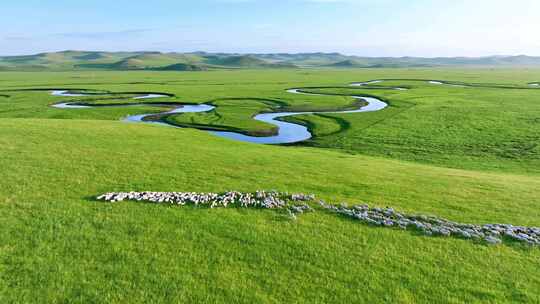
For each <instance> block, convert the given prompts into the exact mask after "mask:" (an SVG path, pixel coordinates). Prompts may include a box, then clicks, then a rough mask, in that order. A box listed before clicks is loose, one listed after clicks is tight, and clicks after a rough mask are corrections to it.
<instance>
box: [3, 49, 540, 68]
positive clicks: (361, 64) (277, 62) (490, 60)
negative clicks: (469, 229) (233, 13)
mask: <svg viewBox="0 0 540 304" xmlns="http://www.w3.org/2000/svg"><path fill="white" fill-rule="evenodd" d="M448 66H456V67H512V66H531V67H540V57H533V56H525V55H519V56H487V57H436V58H424V57H360V56H347V55H343V54H340V53H297V54H288V53H275V54H227V53H206V52H192V53H161V52H96V51H71V50H68V51H62V52H53V53H40V54H35V55H24V56H4V57H0V71H69V70H114V71H123V70H161V71H203V70H212V69H278V68H280V69H286V68H341V69H348V68H408V67H448Z"/></svg>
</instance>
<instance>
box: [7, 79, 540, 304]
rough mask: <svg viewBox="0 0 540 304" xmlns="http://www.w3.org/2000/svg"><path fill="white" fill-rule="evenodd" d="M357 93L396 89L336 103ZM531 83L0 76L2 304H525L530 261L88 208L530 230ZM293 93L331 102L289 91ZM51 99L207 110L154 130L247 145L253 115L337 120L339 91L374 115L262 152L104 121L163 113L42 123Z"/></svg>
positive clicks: (427, 240)
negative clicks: (370, 102) (159, 198)
mask: <svg viewBox="0 0 540 304" xmlns="http://www.w3.org/2000/svg"><path fill="white" fill-rule="evenodd" d="M373 79H404V80H391V81H387V82H383V83H380V84H378V85H377V87H382V88H377V89H369V88H354V87H353V88H350V87H348V84H349V83H351V82H359V81H367V80H373ZM407 79H408V80H407ZM413 79H420V80H422V81H416V80H414V81H413ZM428 79H436V80H446V81H456V82H463V83H467V84H481V86H475V87H465V88H462V87H451V86H447V85H434V84H429V83H427V82H426V81H425V80H428ZM535 81H540V70H534V69H531V70H527V69H495V70H489V69H483V70H479V69H478V70H472V69H468V70H464V69H446V70H442V69H373V70H369V69H362V70H275V71H274V70H264V71H261V70H254V71H250V70H245V71H219V72H217V71H212V72H191V73H177V72H77V73H75V72H65V73H45V72H43V73H0V90H1V92H0V168H2V178H1V179H0V222H1V223H2V229H0V302H1V303H10V302H79V303H88V302H108V303H127V302H129V303H139V302H140V303H148V302H159V303H171V302H210V303H213V302H216V303H236V302H238V303H283V302H299V303H317V302H326V303H377V302H387V303H416V302H421V303H471V302H491V303H505V302H507V303H515V302H521V303H531V302H532V303H534V302H538V301H540V295H539V292H538V290H539V289H540V278H539V277H540V276H539V274H540V263H539V261H540V250H539V249H538V248H530V247H527V246H523V245H519V244H512V243H505V244H502V245H499V246H487V245H485V244H479V243H475V242H473V241H468V240H461V239H456V238H440V237H426V236H421V235H420V234H418V233H415V232H412V231H400V230H394V229H385V228H377V227H370V226H367V225H363V224H360V223H359V222H356V221H351V220H349V219H346V218H342V217H336V216H334V215H330V214H327V213H325V212H324V211H322V210H318V211H317V212H315V213H310V214H305V215H302V216H300V217H299V218H298V219H297V220H296V221H293V220H290V219H289V218H288V217H287V216H286V215H285V214H283V213H282V212H279V211H264V210H245V209H220V210H216V209H212V210H210V209H205V208H194V207H185V208H178V207H169V206H163V205H150V204H137V203H127V202H126V203H119V204H114V205H110V204H105V203H100V202H96V201H94V200H93V197H95V196H96V195H98V194H101V193H103V192H108V191H131V190H137V191H143V190H152V191H218V192H221V191H226V190H239V191H253V190H257V189H277V190H281V191H289V192H308V193H314V194H316V195H317V196H318V197H320V198H323V199H325V200H327V201H330V202H333V203H341V202H350V203H356V202H368V203H370V204H373V205H379V206H391V207H394V208H396V209H398V210H402V211H406V212H411V213H423V214H433V215H437V216H441V217H445V218H448V219H451V220H455V221H461V222H466V223H477V224H483V223H511V224H516V225H529V226H540V209H539V207H540V191H539V190H538V189H540V175H539V173H540V148H539V147H538V144H539V143H540V138H539V134H540V120H539V117H540V89H534V88H531V87H530V86H528V85H527V84H528V83H530V82H535ZM385 86H388V87H390V86H402V87H407V88H409V90H407V91H396V90H389V89H384V87H385ZM501 86H504V88H501ZM298 87H326V88H319V89H310V90H311V91H312V92H325V93H333V94H343V96H341V95H335V96H307V95H295V94H290V93H287V92H286V89H289V88H298ZM23 89H30V90H29V91H22V90H23ZM36 89H46V90H45V91H36ZM49 89H92V90H105V91H111V92H121V93H126V92H128V93H129V92H131V93H133V92H162V93H170V94H174V97H171V98H163V99H156V100H152V101H153V102H163V101H169V102H171V101H172V102H181V103H212V104H214V105H217V106H218V107H217V108H216V110H215V111H214V112H211V113H198V114H188V115H176V116H169V117H167V118H166V119H167V120H168V121H170V122H173V123H177V124H179V125H182V126H190V125H191V126H199V127H201V126H203V127H205V128H214V129H215V128H219V129H224V130H236V131H242V132H246V133H264V132H271V131H272V130H271V129H272V125H266V124H263V123H261V122H257V121H254V120H253V119H251V116H253V115H255V114H257V113H259V112H262V111H273V110H277V109H279V110H282V109H285V110H333V109H341V108H346V107H348V106H350V105H351V104H352V103H354V102H355V100H354V99H353V98H351V97H349V96H345V95H353V94H354V95H375V96H378V97H380V98H382V99H384V100H386V101H387V102H388V103H389V105H390V106H389V107H388V108H387V109H385V110H383V111H380V112H373V113H356V114H320V115H301V116H296V117H293V118H290V119H291V120H294V121H298V122H301V123H304V124H306V125H308V126H309V127H310V129H311V130H312V131H313V132H314V135H315V137H314V138H313V139H311V140H309V141H307V142H304V143H299V144H295V145H292V146H265V145H256V144H249V143H242V142H237V141H232V140H227V139H223V138H219V137H215V136H213V135H211V134H209V133H207V132H206V131H202V130H196V129H192V128H181V129H175V128H168V127H163V126H152V125H142V124H127V123H124V122H121V121H119V120H120V119H121V118H123V117H125V116H127V115H131V114H141V113H151V112H154V113H159V112H161V111H163V110H164V109H163V108H162V107H151V106H144V107H142V106H141V107H130V108H97V109H96V108H92V109H71V110H67V109H55V108H52V107H50V106H49V105H50V104H53V103H57V102H60V101H67V100H76V99H77V98H66V97H55V96H51V95H50V94H49V93H48V91H47V90H49ZM120 101H122V102H125V100H120ZM92 102H96V101H92ZM99 102H101V103H103V102H104V101H99Z"/></svg>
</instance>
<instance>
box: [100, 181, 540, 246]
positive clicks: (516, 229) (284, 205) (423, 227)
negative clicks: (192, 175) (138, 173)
mask: <svg viewBox="0 0 540 304" xmlns="http://www.w3.org/2000/svg"><path fill="white" fill-rule="evenodd" d="M97 199H98V200H100V201H105V202H111V203H114V202H122V201H139V202H149V203H156V204H171V205H179V206H185V205H195V206H206V207H209V208H217V207H222V208H226V207H230V206H236V207H244V208H262V209H281V210H285V211H286V212H287V214H288V216H289V217H290V218H292V219H296V218H297V215H299V214H302V213H305V212H310V211H314V209H313V208H312V207H311V205H310V204H308V202H315V195H313V194H304V193H297V194H289V193H287V192H277V191H262V190H259V191H256V192H253V193H245V192H238V191H229V192H224V193H197V192H149V191H146V192H110V193H105V194H103V195H100V196H98V197H97ZM318 205H319V206H320V207H321V209H322V210H327V211H330V212H332V213H336V214H340V215H343V216H346V217H349V218H351V219H354V220H359V221H361V222H363V223H366V224H370V225H374V226H380V227H394V228H399V229H403V230H407V229H410V230H415V231H418V232H420V233H422V234H424V235H428V236H443V237H450V236H453V237H459V238H464V239H472V240H477V241H483V242H485V243H488V244H499V243H501V242H502V241H503V239H506V240H511V241H516V242H520V243H525V244H529V245H536V246H539V245H540V228H538V227H523V226H513V225H510V224H485V225H475V224H463V223H457V222H453V221H449V220H446V219H443V218H438V217H434V216H426V215H414V214H405V213H401V212H397V211H395V210H394V209H392V208H388V207H387V208H378V207H369V206H368V205H365V204H364V205H355V206H351V207H348V206H347V205H346V204H341V205H340V206H337V205H334V204H327V203H326V202H324V201H323V200H318Z"/></svg>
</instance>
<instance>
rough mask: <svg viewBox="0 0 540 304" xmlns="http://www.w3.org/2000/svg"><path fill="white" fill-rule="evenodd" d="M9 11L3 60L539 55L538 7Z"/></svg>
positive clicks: (171, 3)
mask: <svg viewBox="0 0 540 304" xmlns="http://www.w3.org/2000/svg"><path fill="white" fill-rule="evenodd" d="M1 7H2V15H3V17H2V18H1V19H0V28H2V30H1V31H0V55H15V54H31V53H38V52H45V51H58V50H66V49H77V50H103V51H119V50H122V51H135V50H151V51H165V52H168V51H178V52H186V51H197V50H202V51H209V52H239V53H246V52H257V53H271V52H318V51H321V52H342V53H346V54H354V55H363V56H429V57H435V56H483V55H492V54H528V55H540V39H539V38H540V34H539V32H540V17H539V16H540V1H539V0H513V1H509V0H372V1H364V0H289V1H285V0H273V1H271V0H196V1H191V0H188V1H182V0H152V1H145V0H141V1H134V0H131V1H128V0H108V1H104V0H92V1H73V0H18V1H11V0H10V1H5V2H4V3H2V6H1Z"/></svg>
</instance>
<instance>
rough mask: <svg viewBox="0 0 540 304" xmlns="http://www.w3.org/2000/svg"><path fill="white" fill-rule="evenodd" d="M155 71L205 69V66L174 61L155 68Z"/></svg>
mask: <svg viewBox="0 0 540 304" xmlns="http://www.w3.org/2000/svg"><path fill="white" fill-rule="evenodd" d="M155 70H156V71H206V70H208V68H207V67H205V66H202V65H197V64H188V63H175V64H171V65H168V66H164V67H159V68H155Z"/></svg>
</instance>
